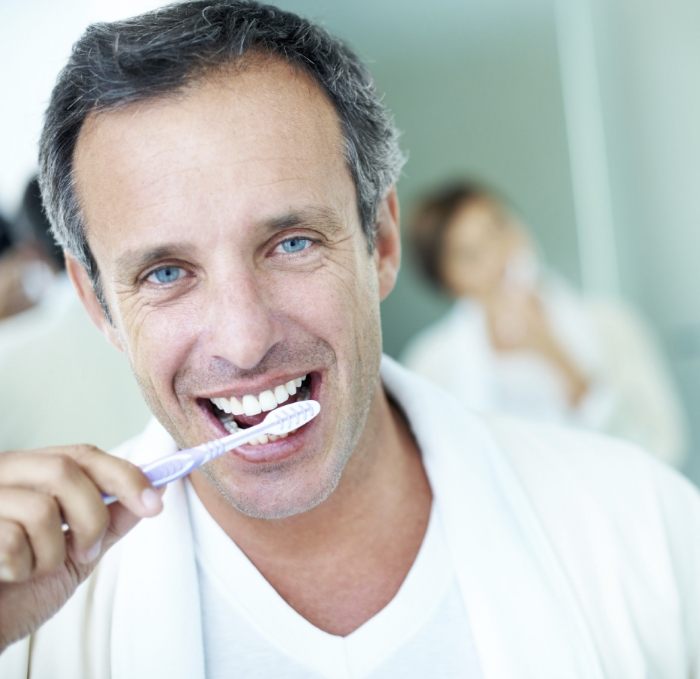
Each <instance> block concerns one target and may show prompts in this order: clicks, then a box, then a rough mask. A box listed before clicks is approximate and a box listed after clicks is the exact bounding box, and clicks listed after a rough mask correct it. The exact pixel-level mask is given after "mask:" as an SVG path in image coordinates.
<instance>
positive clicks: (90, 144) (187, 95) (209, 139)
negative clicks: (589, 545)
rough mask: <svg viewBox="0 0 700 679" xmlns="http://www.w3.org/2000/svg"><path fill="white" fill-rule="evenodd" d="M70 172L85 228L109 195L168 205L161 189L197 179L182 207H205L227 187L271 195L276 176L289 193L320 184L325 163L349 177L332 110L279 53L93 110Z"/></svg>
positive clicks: (173, 190) (185, 187)
mask: <svg viewBox="0 0 700 679" xmlns="http://www.w3.org/2000/svg"><path fill="white" fill-rule="evenodd" d="M75 170H76V180H77V187H76V188H77V192H78V195H79V197H80V199H81V205H82V206H83V208H84V210H85V215H84V216H85V220H86V224H87V226H88V234H89V231H90V223H91V221H93V220H92V219H91V216H92V215H91V213H94V212H95V211H96V210H101V211H102V212H103V213H104V212H105V210H107V209H108V208H109V207H110V206H109V201H110V200H113V201H115V212H116V211H117V209H118V211H120V212H122V213H123V212H124V211H133V210H138V209H140V208H142V209H143V210H145V211H148V210H152V209H154V208H155V209H156V210H160V209H164V210H168V209H169V206H168V205H167V201H166V198H167V197H168V196H170V197H173V196H175V197H180V196H182V195H183V193H185V192H188V191H190V186H196V187H197V188H196V189H195V190H193V191H192V192H191V194H192V195H191V201H192V205H188V206H186V208H187V209H192V210H195V209H199V210H214V209H217V207H218V206H217V205H216V201H217V200H226V202H227V204H230V200H232V199H233V197H232V196H231V195H230V193H231V190H232V187H236V189H237V190H239V191H240V192H241V197H243V192H248V193H249V194H250V195H251V196H253V197H255V196H257V197H260V196H262V195H263V194H269V193H272V194H273V195H279V194H280V193H281V192H283V191H284V190H285V189H284V187H283V184H284V183H285V182H287V183H289V184H290V186H293V187H294V189H295V190H297V191H299V190H302V189H304V188H305V186H304V184H305V182H306V184H308V185H309V186H311V185H312V183H313V182H316V183H318V184H319V186H320V185H321V183H322V182H323V181H325V180H327V177H326V175H328V174H329V172H330V171H331V170H332V172H333V173H337V172H340V173H343V174H344V175H346V177H347V178H350V176H349V171H348V168H347V164H346V161H345V155H344V144H343V136H342V132H341V127H340V123H339V120H338V117H337V114H336V112H335V109H333V107H332V105H331V104H330V102H329V100H328V98H327V97H326V95H325V94H324V93H322V92H321V90H320V88H319V87H318V86H317V85H316V84H315V83H314V82H313V81H312V80H311V78H310V76H308V75H306V74H303V73H300V72H299V71H298V70H297V69H293V68H291V67H290V66H289V65H287V64H285V63H281V62H279V60H273V61H270V60H267V61H266V62H263V63H262V64H260V65H255V66H251V67H248V68H246V69H242V70H241V69H238V68H237V69H235V72H234V73H233V74H232V75H231V77H230V78H229V79H226V74H225V73H224V72H223V71H222V70H218V71H217V72H216V73H215V74H212V75H211V76H210V77H208V78H206V79H201V80H200V81H198V82H196V83H193V84H191V85H190V86H189V87H188V88H186V89H183V90H181V91H178V92H176V93H174V94H171V95H165V96H161V97H158V98H156V99H151V100H144V101H142V102H135V103H133V104H130V105H127V106H123V107H121V108H119V109H115V110H108V111H103V112H99V113H95V114H93V115H92V116H90V118H89V119H88V120H86V122H85V125H84V127H83V130H82V131H81V135H80V138H79V140H78V144H77V147H76V154H75ZM203 178H204V179H203ZM350 181H352V180H351V178H350ZM295 182H296V186H294V185H295ZM203 183H206V187H207V191H206V192H202V190H201V187H202V185H203ZM315 190H316V192H317V193H318V191H319V190H322V189H319V188H316V189H315ZM353 190H354V184H353ZM353 192H354V191H353ZM88 194H91V195H88ZM94 195H101V200H100V202H99V204H96V203H95V200H94V199H93V196H94ZM304 199H305V198H304V196H302V201H303V200H304ZM119 202H121V204H119V205H116V203H119ZM197 202H199V203H200V205H196V203H197ZM173 209H174V208H173ZM178 209H179V208H178ZM295 209H296V208H295ZM269 216H270V215H267V216H266V218H267V217H269ZM272 217H274V214H273V215H272Z"/></svg>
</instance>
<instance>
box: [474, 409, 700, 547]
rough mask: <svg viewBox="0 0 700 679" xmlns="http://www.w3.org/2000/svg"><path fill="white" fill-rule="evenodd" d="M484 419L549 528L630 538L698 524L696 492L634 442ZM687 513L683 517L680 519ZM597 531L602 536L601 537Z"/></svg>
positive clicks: (678, 530) (505, 419)
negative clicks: (585, 530) (585, 529)
mask: <svg viewBox="0 0 700 679" xmlns="http://www.w3.org/2000/svg"><path fill="white" fill-rule="evenodd" d="M483 419H484V423H485V425H486V427H487V430H488V431H489V433H490V435H491V436H492V438H493V440H494V441H495V443H496V447H497V448H498V450H499V454H501V455H502V456H503V457H504V458H505V460H506V461H507V464H508V466H509V467H510V469H512V471H513V473H514V474H515V476H516V478H517V479H518V482H519V484H520V486H521V487H522V489H523V490H524V492H525V494H526V496H527V497H528V498H529V501H530V504H531V505H532V507H533V509H534V510H535V512H536V513H537V514H538V515H539V517H540V519H541V520H542V521H543V522H544V523H545V524H547V525H548V526H549V527H550V528H552V527H556V526H559V527H561V528H562V530H567V529H569V530H570V529H571V527H572V525H574V523H575V524H576V525H578V526H580V527H581V528H582V529H583V528H584V527H586V526H587V527H588V528H589V529H590V531H591V535H589V537H591V536H593V535H595V533H596V532H599V535H601V533H600V531H604V532H606V533H607V534H608V535H614V534H618V535H624V534H627V536H629V535H630V534H631V533H634V534H639V537H640V538H643V535H642V534H643V533H645V531H646V535H647V536H649V537H651V535H652V533H655V532H656V533H658V536H659V537H661V536H662V534H667V533H668V532H671V533H676V534H680V533H683V532H684V531H685V532H687V530H686V529H687V528H688V527H689V526H693V527H694V530H696V531H697V530H698V529H700V493H699V492H698V489H697V487H696V486H694V485H693V484H692V483H691V482H690V481H689V480H688V479H686V478H685V477H683V476H682V475H681V474H680V473H678V472H677V471H676V470H675V469H673V468H671V467H670V466H668V465H666V464H665V463H663V462H660V461H659V460H658V459H656V458H654V457H653V456H652V455H651V454H650V453H647V452H646V451H644V450H642V449H641V448H639V447H638V446H636V445H634V444H631V443H628V442H626V441H622V440H620V439H615V438H612V437H609V436H605V435H603V434H599V433H595V432H590V431H584V430H579V429H571V428H568V427H563V426H558V425H549V424H539V423H538V424H535V423H532V422H529V421H523V420H518V419H515V418H508V417H501V416H496V417H494V416H487V417H484V418H483ZM684 516H685V517H686V520H685V521H684V519H683V517H684ZM601 537H602V535H601Z"/></svg>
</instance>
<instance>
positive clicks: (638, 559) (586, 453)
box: [0, 359, 700, 679]
mask: <svg viewBox="0 0 700 679" xmlns="http://www.w3.org/2000/svg"><path fill="white" fill-rule="evenodd" d="M382 378H383V381H384V384H385V386H386V388H387V390H388V391H389V392H390V393H391V394H393V395H394V397H395V398H396V400H397V401H398V402H399V403H400V404H401V406H402V408H403V409H404V411H405V413H406V415H407V417H408V419H409V421H410V423H411V427H412V428H413V431H414V433H415V436H416V438H417V440H418V443H419V446H420V448H421V450H422V453H423V459H424V463H425V467H426V470H427V473H428V476H429V479H430V483H431V485H432V488H433V491H434V497H435V502H437V503H439V505H440V511H441V514H442V516H443V518H444V524H445V531H446V536H447V539H448V543H449V549H450V552H451V554H452V560H453V565H454V568H455V570H456V573H457V577H458V582H459V585H460V589H461V592H462V595H463V597H464V602H465V606H466V610H467V611H468V614H469V617H470V624H471V627H472V631H473V635H474V644H475V646H476V651H477V654H478V656H479V660H480V663H481V666H482V671H483V676H484V677H485V679H506V678H508V679H526V678H530V677H531V678H532V679H548V678H551V679H568V678H574V677H577V678H580V679H602V678H603V677H610V678H614V679H641V678H643V677H649V678H650V679H651V678H653V679H670V678H674V679H691V678H692V679H700V495H699V494H698V492H697V490H696V489H695V488H694V487H693V486H691V484H690V483H688V482H687V481H685V480H684V479H682V478H681V477H680V476H678V475H677V474H676V473H674V472H673V471H672V470H670V469H668V468H666V467H665V466H662V465H661V464H660V463H658V462H657V461H655V460H654V459H653V458H652V457H651V456H647V455H646V454H644V453H641V452H639V451H637V450H636V449H633V448H632V447H631V446H629V445H627V444H623V443H620V442H615V441H612V440H608V439H605V438H602V437H598V436H597V435H593V434H578V433H576V434H574V433H571V432H568V431H565V430H562V429H559V428H556V427H549V426H545V425H538V426H533V425H530V424H526V423H522V422H516V421H506V420H500V419H499V420H492V419H482V418H478V417H476V416H474V415H471V414H469V413H467V412H465V411H464V410H463V409H462V407H461V406H459V405H457V404H456V403H455V402H454V401H453V400H452V399H451V398H449V397H447V396H446V395H445V394H443V393H442V392H441V391H439V390H437V389H436V388H435V387H433V386H431V385H429V384H428V383H426V382H424V381H422V380H420V379H418V378H416V377H415V376H413V375H411V374H410V373H407V372H406V371H405V370H403V369H401V368H400V367H398V366H397V365H396V364H395V363H393V362H392V361H391V360H389V359H385V360H384V362H383V366H382ZM173 448H174V444H173V441H172V440H171V439H170V437H169V436H168V435H167V434H166V433H165V432H164V431H163V430H162V429H161V428H160V427H159V426H158V425H156V424H153V425H151V426H150V427H149V428H148V429H147V431H146V432H145V433H144V435H142V436H141V437H140V438H138V439H136V440H135V441H134V442H132V443H131V444H130V445H128V446H127V447H125V448H124V449H123V450H122V451H121V452H122V453H123V454H126V455H129V456H131V457H132V458H133V459H137V460H143V459H145V458H149V459H150V458H153V457H156V456H159V455H161V454H164V453H167V452H169V451H171V450H173ZM0 614H2V612H0ZM202 615H206V611H202V610H201V609H200V604H199V598H198V584H197V576H196V568H195V557H194V552H193V544H192V535H191V529H190V523H189V517H188V510H187V503H186V499H185V494H184V487H183V485H182V484H181V483H176V484H173V485H172V486H171V487H170V488H169V490H168V492H167V493H166V508H165V510H164V512H163V513H162V514H161V515H160V516H159V517H157V518H155V519H151V520H146V521H143V522H142V523H141V524H139V526H137V527H136V528H135V529H134V530H133V531H132V532H131V533H130V534H129V535H128V536H127V537H126V538H125V539H124V540H122V542H121V543H119V544H118V545H117V546H115V547H114V548H113V549H112V550H111V551H110V553H109V554H108V555H107V556H106V557H105V558H104V559H103V560H102V562H101V563H100V565H99V567H98V568H97V570H96V571H95V573H94V574H93V575H92V576H91V578H90V579H89V580H88V581H87V582H86V583H84V584H83V585H82V586H81V588H80V589H79V590H78V592H77V593H76V594H75V596H74V597H73V598H72V599H71V600H70V602H69V603H68V604H67V605H66V606H65V607H64V608H63V609H62V610H61V611H60V612H59V613H58V614H57V615H56V616H55V617H54V618H53V619H52V620H50V621H49V622H48V623H47V624H46V625H44V626H43V628H41V629H40V630H39V631H38V632H37V633H36V634H34V635H33V636H32V637H31V638H30V639H26V640H23V641H21V642H18V643H17V644H15V645H13V646H11V647H10V648H9V649H8V650H7V651H6V652H5V653H4V654H3V655H2V656H0V677H2V678H3V679H15V678H19V677H33V678H35V679H36V678H41V679H102V678H105V679H106V678H113V679H140V678H142V677H143V678H144V679H155V678H156V677H168V679H203V678H204V676H205V675H204V658H203V650H202V648H203V647H202V639H201V624H200V619H201V616H202Z"/></svg>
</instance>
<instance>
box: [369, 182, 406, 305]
mask: <svg viewBox="0 0 700 679" xmlns="http://www.w3.org/2000/svg"><path fill="white" fill-rule="evenodd" d="M374 254H375V257H376V261H377V275H378V277H379V295H380V299H382V300H384V299H386V297H387V296H388V295H389V293H390V292H391V291H392V290H393V289H394V285H395V284H396V278H397V276H398V275H399V266H400V265H401V231H400V229H399V198H398V196H397V195H396V187H395V186H392V187H391V190H390V191H389V193H388V194H387V195H386V197H385V198H384V200H382V202H381V203H380V204H379V207H378V209H377V233H376V241H375V252H374Z"/></svg>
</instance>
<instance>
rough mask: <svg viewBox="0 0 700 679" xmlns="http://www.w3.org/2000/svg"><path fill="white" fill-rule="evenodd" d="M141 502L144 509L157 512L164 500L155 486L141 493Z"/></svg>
mask: <svg viewBox="0 0 700 679" xmlns="http://www.w3.org/2000/svg"><path fill="white" fill-rule="evenodd" d="M141 504H142V505H143V507H144V509H146V510H147V511H149V512H155V511H156V510H158V509H160V508H161V506H162V504H163V502H162V500H161V499H160V493H159V492H158V491H157V490H155V489H153V488H146V490H144V491H143V493H141Z"/></svg>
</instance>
